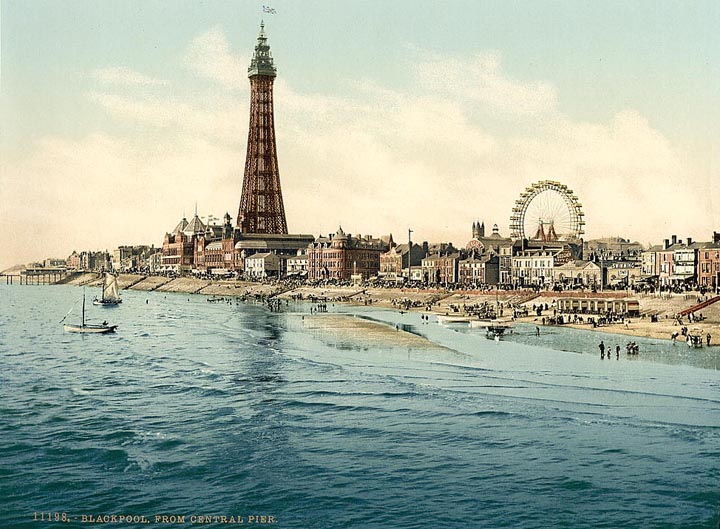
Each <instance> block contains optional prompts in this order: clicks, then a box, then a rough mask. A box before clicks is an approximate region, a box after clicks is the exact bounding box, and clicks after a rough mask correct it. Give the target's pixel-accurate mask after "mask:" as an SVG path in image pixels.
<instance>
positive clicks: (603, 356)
mask: <svg viewBox="0 0 720 529" xmlns="http://www.w3.org/2000/svg"><path fill="white" fill-rule="evenodd" d="M598 348H599V349H600V360H605V342H603V341H602V340H600V345H598Z"/></svg>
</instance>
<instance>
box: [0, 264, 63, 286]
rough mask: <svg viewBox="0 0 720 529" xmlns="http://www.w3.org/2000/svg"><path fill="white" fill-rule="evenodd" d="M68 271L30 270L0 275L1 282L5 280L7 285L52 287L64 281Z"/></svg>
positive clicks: (58, 269) (52, 269)
mask: <svg viewBox="0 0 720 529" xmlns="http://www.w3.org/2000/svg"><path fill="white" fill-rule="evenodd" d="M67 273H68V272H67V270H65V269H61V268H28V269H27V270H23V271H22V272H20V273H17V274H0V281H2V278H3V277H4V278H5V284H6V285H14V284H15V283H16V282H17V283H18V284H20V285H51V284H53V283H57V282H58V281H60V280H62V279H63V278H64V277H65V276H66V275H67Z"/></svg>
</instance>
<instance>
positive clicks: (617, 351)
mask: <svg viewBox="0 0 720 529" xmlns="http://www.w3.org/2000/svg"><path fill="white" fill-rule="evenodd" d="M615 359H616V360H620V346H619V345H616V346H615Z"/></svg>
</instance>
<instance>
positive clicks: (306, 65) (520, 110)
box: [0, 0, 720, 270]
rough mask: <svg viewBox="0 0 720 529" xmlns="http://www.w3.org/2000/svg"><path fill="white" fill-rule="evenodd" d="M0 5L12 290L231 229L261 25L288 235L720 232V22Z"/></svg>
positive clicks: (660, 16)
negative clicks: (553, 187)
mask: <svg viewBox="0 0 720 529" xmlns="http://www.w3.org/2000/svg"><path fill="white" fill-rule="evenodd" d="M265 3H266V5H270V6H271V7H272V8H273V9H274V10H275V11H276V13H275V14H267V13H266V14H263V4H262V3H260V2H255V1H240V0H235V1H230V0H226V1H219V0H204V1H199V0H172V1H170V0H164V1H159V0H123V1H122V2H97V1H95V0H72V1H70V0H0V123H1V124H0V127H1V129H0V131H1V134H0V270H2V269H4V268H6V267H9V266H11V265H14V264H18V263H26V262H30V261H33V260H41V259H44V258H46V257H67V255H69V254H70V253H71V252H72V251H73V250H77V251H81V250H105V249H107V250H112V249H113V248H115V247H117V246H118V245H123V244H155V245H156V246H159V245H161V244H162V239H163V236H164V234H165V232H167V231H170V230H172V229H173V227H174V226H175V225H176V224H177V222H178V221H179V220H180V219H181V218H182V217H183V215H185V216H187V217H190V216H192V215H193V213H194V210H195V207H196V205H197V211H198V214H199V215H200V216H201V217H204V218H207V217H208V216H214V217H218V218H219V217H222V216H223V215H224V214H225V212H229V213H230V215H231V216H232V217H233V218H235V217H236V216H237V210H238V206H239V202H240V191H241V189H242V176H243V174H242V173H243V168H244V163H245V151H246V141H247V126H248V120H249V80H248V78H247V66H248V63H249V60H250V57H251V55H252V52H253V49H254V46H255V43H256V39H257V35H258V31H259V26H260V22H261V20H264V22H265V29H266V33H267V36H268V43H269V45H270V48H271V51H272V53H273V56H274V59H275V65H276V67H277V71H278V76H277V79H276V81H275V128H276V136H277V144H278V145H277V148H278V159H279V168H280V178H281V183H282V190H283V198H284V203H285V209H286V215H287V220H288V227H289V230H290V231H291V232H292V233H304V234H312V235H316V236H317V235H319V234H328V233H331V232H335V231H336V229H337V228H338V226H339V225H342V227H343V229H344V230H345V231H346V232H348V233H353V234H358V233H361V234H372V235H374V236H381V235H387V234H389V233H392V234H393V236H394V238H395V239H396V240H405V238H406V237H407V230H408V229H412V230H413V240H418V241H421V240H428V241H431V242H440V241H452V242H454V243H455V244H456V245H463V246H464V245H465V243H466V242H467V241H468V240H469V239H470V236H471V226H472V223H473V222H474V221H475V220H480V221H483V222H484V223H485V225H486V227H487V229H488V230H489V229H490V227H491V226H492V225H493V224H497V225H498V227H499V230H500V233H501V234H502V235H509V220H510V213H511V209H512V207H513V206H514V204H515V201H516V200H517V199H518V198H519V195H520V193H521V192H522V191H523V190H524V189H525V188H526V187H527V186H529V185H531V184H533V183H534V182H538V181H541V180H548V179H549V180H556V181H559V182H562V183H563V184H565V185H567V186H568V187H569V188H571V189H572V190H573V191H574V192H575V194H576V195H577V197H578V199H579V201H580V202H581V203H582V207H583V211H584V213H585V221H586V234H585V238H597V237H604V236H622V237H625V238H628V239H631V240H637V241H639V242H641V243H643V244H648V243H658V242H661V241H662V239H664V238H668V237H669V236H670V235H672V234H677V235H678V236H679V237H683V238H685V237H692V238H693V239H695V240H708V239H710V238H711V235H712V232H713V230H715V231H720V36H719V35H720V32H718V31H717V28H718V27H720V3H719V2H717V1H714V0H713V1H701V0H698V1H693V2H686V1H684V2H680V1H678V2H674V1H671V0H666V1H663V2H656V1H625V0H623V1H612V0H610V1H604V2H591V1H581V0H573V1H562V0H555V1H541V0H533V1H530V0H525V1H504V0H503V1H500V0H498V1H484V2H478V1H474V0H468V1H462V0H445V1H442V2H438V1H434V0H433V1H422V0H421V1H415V0H413V1H410V0H408V1H393V2H387V1H383V2H381V1H374V0H363V1H360V0H347V1H342V2H338V1H332V0H328V1H319V0H318V1H312V0H310V1H308V0H305V1H303V2H291V1H287V0H283V1H277V2H274V3H271V4H270V3H268V1H267V0H266V2H265Z"/></svg>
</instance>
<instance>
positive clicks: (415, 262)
mask: <svg viewBox="0 0 720 529" xmlns="http://www.w3.org/2000/svg"><path fill="white" fill-rule="evenodd" d="M388 245H389V246H390V249H389V250H388V251H387V252H385V253H383V254H381V255H380V270H379V272H378V277H380V278H382V279H384V280H385V281H395V282H402V281H403V280H405V279H407V278H408V277H409V275H410V273H411V270H412V268H413V267H414V268H416V269H420V268H421V263H422V259H423V257H425V256H426V248H427V247H428V244H427V243H424V245H423V246H421V245H419V244H416V243H412V242H409V243H407V244H396V243H395V241H394V240H393V238H392V234H390V239H389V240H388Z"/></svg>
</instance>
